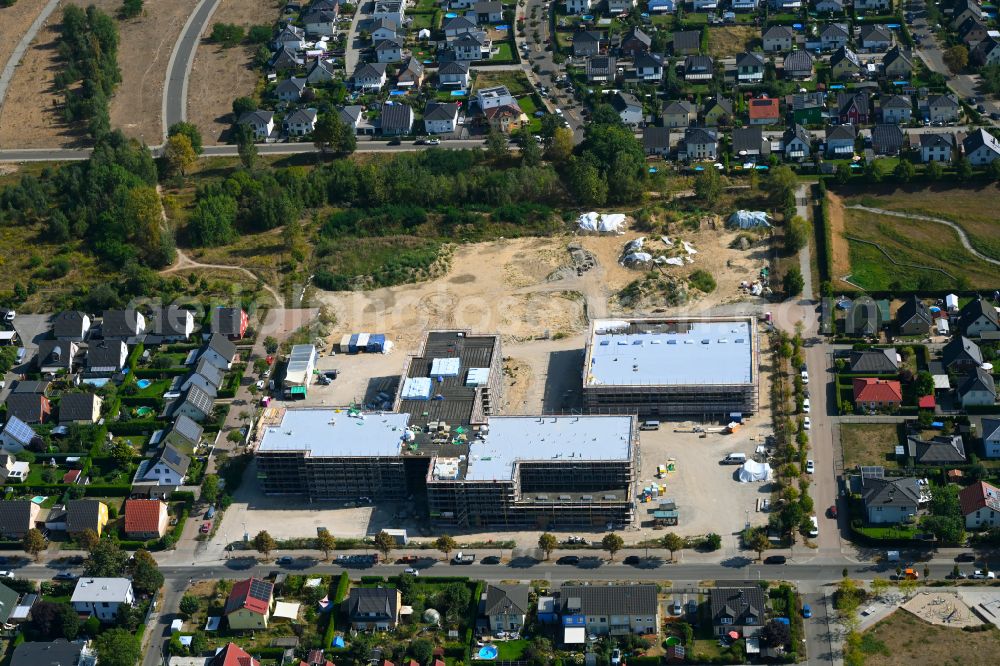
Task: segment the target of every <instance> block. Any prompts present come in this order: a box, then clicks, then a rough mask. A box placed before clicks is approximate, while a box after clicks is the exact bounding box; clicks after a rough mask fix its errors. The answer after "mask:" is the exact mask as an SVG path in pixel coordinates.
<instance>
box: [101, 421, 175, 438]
mask: <svg viewBox="0 0 1000 666" xmlns="http://www.w3.org/2000/svg"><path fill="white" fill-rule="evenodd" d="M167 426H168V423H167V422H166V421H116V422H114V423H112V424H110V425H109V426H108V428H107V430H109V431H110V432H111V433H112V434H114V435H146V434H150V435H151V434H153V433H154V432H156V431H157V430H163V429H165V428H166V427H167ZM102 443H103V441H102Z"/></svg>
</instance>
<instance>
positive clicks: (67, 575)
mask: <svg viewBox="0 0 1000 666" xmlns="http://www.w3.org/2000/svg"><path fill="white" fill-rule="evenodd" d="M53 578H55V579H56V580H76V579H77V578H79V576H77V575H76V574H75V573H73V572H72V571H60V572H59V573H57V574H56V575H55V576H53Z"/></svg>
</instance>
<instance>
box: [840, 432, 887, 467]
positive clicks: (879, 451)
mask: <svg viewBox="0 0 1000 666" xmlns="http://www.w3.org/2000/svg"><path fill="white" fill-rule="evenodd" d="M897 444H899V430H898V428H897V426H896V425H895V424H893V423H879V424H870V425H868V424H857V423H842V424H841V426H840V445H841V447H843V449H844V469H847V470H852V469H854V468H855V467H856V466H858V465H882V466H885V465H886V463H887V462H890V461H893V460H895V455H894V448H895V446H896V445H897Z"/></svg>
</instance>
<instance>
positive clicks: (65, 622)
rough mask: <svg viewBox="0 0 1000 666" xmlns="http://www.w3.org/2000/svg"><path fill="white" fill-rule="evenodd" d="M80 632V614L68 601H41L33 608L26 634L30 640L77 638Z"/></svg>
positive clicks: (69, 639) (70, 639)
mask: <svg viewBox="0 0 1000 666" xmlns="http://www.w3.org/2000/svg"><path fill="white" fill-rule="evenodd" d="M79 633H80V616H79V615H78V614H77V612H76V611H75V610H74V609H73V607H72V606H70V605H69V604H68V603H55V602H52V601H40V602H38V603H37V604H35V605H34V606H32V608H31V619H30V620H29V621H28V623H27V625H26V631H25V634H26V635H27V636H28V637H29V639H30V640H35V641H51V640H55V639H56V638H65V639H66V640H68V641H72V640H76V637H77V636H78V635H79Z"/></svg>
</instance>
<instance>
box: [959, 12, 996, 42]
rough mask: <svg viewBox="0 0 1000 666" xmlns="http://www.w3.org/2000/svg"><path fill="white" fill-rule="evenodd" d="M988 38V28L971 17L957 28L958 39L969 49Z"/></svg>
mask: <svg viewBox="0 0 1000 666" xmlns="http://www.w3.org/2000/svg"><path fill="white" fill-rule="evenodd" d="M989 36H990V35H989V28H988V27H987V26H986V24H985V23H984V22H983V21H980V20H978V19H975V18H972V17H971V16H970V17H969V18H967V19H965V22H963V23H962V25H960V26H958V38H959V39H960V40H962V43H963V44H965V45H966V46H967V47H968V48H970V49H972V48H974V47H975V46H976V45H977V44H979V42H981V41H983V40H984V39H986V38H987V37H989Z"/></svg>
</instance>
